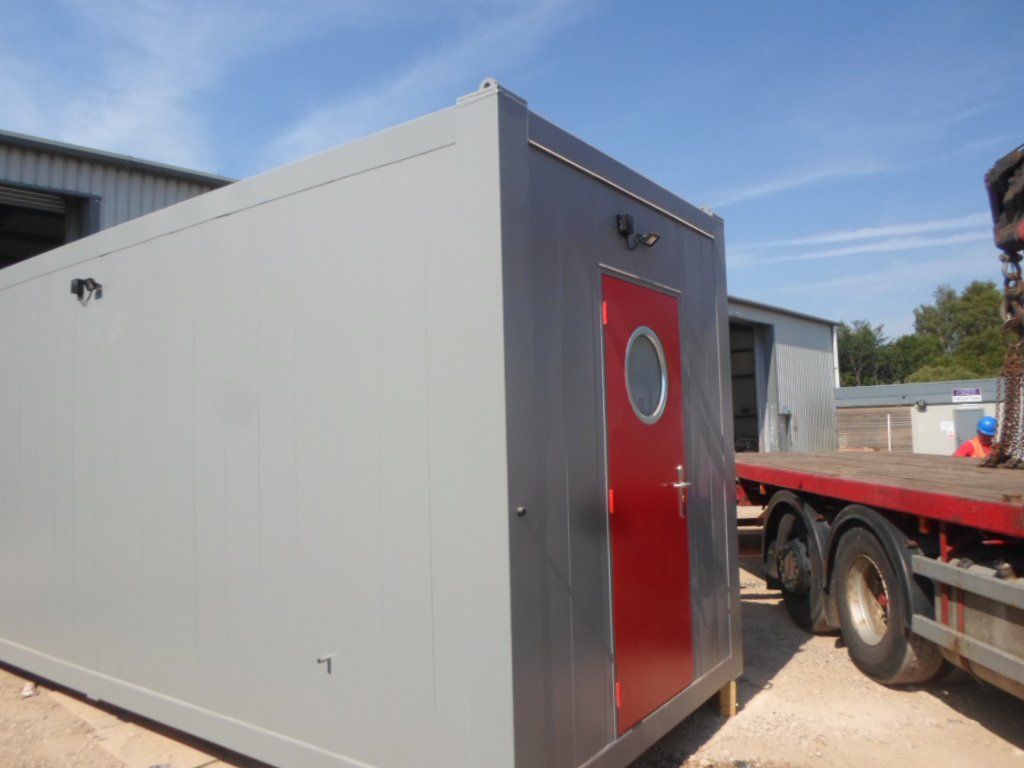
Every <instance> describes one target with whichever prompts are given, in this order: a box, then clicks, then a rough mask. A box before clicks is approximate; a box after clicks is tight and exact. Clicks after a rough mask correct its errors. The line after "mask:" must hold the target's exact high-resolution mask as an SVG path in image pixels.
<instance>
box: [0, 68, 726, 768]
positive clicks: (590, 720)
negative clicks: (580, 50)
mask: <svg viewBox="0 0 1024 768" xmlns="http://www.w3.org/2000/svg"><path fill="white" fill-rule="evenodd" d="M617 213H630V214H632V215H633V216H634V217H635V218H636V219H637V221H638V224H640V225H641V226H644V227H647V226H651V227H655V228H656V231H658V232H659V233H660V234H661V235H662V240H661V241H660V242H659V244H658V245H657V247H655V248H651V249H647V248H642V249H638V250H636V251H628V250H627V249H626V246H625V242H624V240H623V238H622V237H620V236H619V235H618V233H617V232H616V229H615V215H616V214H617ZM722 235H723V225H722V222H721V220H720V219H717V218H714V217H711V216H708V215H706V214H703V213H701V212H700V211H698V210H696V209H695V208H693V207H692V206H690V205H688V204H687V203H685V202H684V201H682V200H680V199H679V198H677V197H675V196H673V195H671V194H670V193H668V192H666V191H665V190H663V189H661V188H659V187H657V186H656V185H654V184H652V183H651V182H649V181H647V180H646V179H643V178H642V177H640V176H639V175H637V174H635V173H633V172H632V171H629V170H628V169H626V168H624V167H623V166H621V165H620V164H618V163H616V162H615V161H613V160H611V159H610V158H608V157H606V156H604V155H602V154H600V153H599V152H597V151H596V150H594V149H592V148H590V147H588V146H587V145H586V144H584V143H583V142H580V141H579V140H577V139H575V138H573V137H572V136H570V135H569V134H567V133H565V132H564V131H561V130H559V129H558V128H556V127H555V126H553V125H551V124H550V123H547V122H546V121H544V120H542V119H540V118H538V117H536V116H535V115H533V114H532V113H530V112H529V111H528V109H527V108H526V105H525V103H524V102H522V101H521V100H519V99H517V98H516V97H514V96H513V95H511V94H508V93H507V92H504V91H500V90H499V89H498V88H497V87H495V86H494V85H493V83H492V84H490V86H489V87H488V88H484V89H482V90H481V91H479V92H477V93H474V94H471V95H470V96H468V97H466V98H464V99H461V100H460V101H459V104H458V106H456V107H453V108H450V109H446V110H443V111H441V112H437V113H435V114H433V115H429V116H427V117H425V118H422V119H420V120H417V121H414V122H412V123H408V124H406V125H402V126H399V127H397V128H393V129H391V130H389V131H385V132H382V133H380V134H377V135H375V136H372V137H370V138H368V139H365V140H362V141H359V142H354V143H352V144H349V145H347V146H345V147H341V148H339V149H336V150H332V151H330V152H326V153H324V154H322V155H319V156H316V157H313V158H309V159H306V160H303V161H300V162H297V163H294V164H292V165H289V166H286V167H284V168H280V169H277V170H275V171H272V172H269V173H266V174H262V175H260V176H258V177H255V178H252V179H247V180H245V181H241V182H238V183H236V184H233V185H230V186H228V187H225V188H224V189H219V190H215V191H213V192H211V193H209V194H205V195H200V196H198V197H195V198H193V199H191V200H188V201H185V202H183V203H180V204H178V205H174V206H171V207H169V208H167V209H166V210H164V211H160V212H157V213H155V214H153V215H150V216H144V217H141V218H137V219H134V220H132V221H129V222H127V223H125V224H122V225H120V226H117V227H114V228H112V229H108V230H105V231H103V232H100V233H98V234H96V235H93V236H91V237H87V238H84V239H82V240H80V241H77V242H74V243H71V244H69V245H66V246H63V247H61V248H58V249H55V250H52V251H49V252H47V253H44V254H41V255H39V256H36V257H33V258H31V259H28V260H26V261H23V262H20V263H17V264H14V265H13V266H11V267H8V268H6V269H4V270H2V271H0V434H2V435H3V436H4V439H3V440H0V531H2V532H3V535H0V658H2V659H3V660H5V661H7V662H9V663H13V664H16V665H18V666H21V667H24V668H26V669H28V670H31V671H32V672H34V673H36V674H39V675H42V676H45V677H48V678H50V679H53V680H56V681H58V682H60V683H62V684H65V685H68V686H70V687H72V688H75V689H77V690H81V691H85V692H87V693H89V694H91V695H93V696H96V697H99V698H102V699H104V700H106V701H109V702H111V703H113V704H116V705H119V706H122V707H125V708H128V709H131V710H134V711H136V712H139V713H141V714H143V715H146V716H148V717H151V718H153V719H156V720H159V721H161V722H165V723H168V724H170V725H172V726H175V727H177V728H180V729H183V730H185V731H188V732H190V733H194V734H196V735H198V736H201V737H203V738H206V739H209V740H211V741H214V742H217V743H220V744H224V745H226V746H229V747H231V748H233V749H235V750H237V751H239V752H242V753H245V754H249V755H253V756H255V757H258V758H260V759H262V760H265V761H267V762H270V763H273V764H277V765H280V766H282V767H287V768H292V767H293V766H295V767H299V766H301V768H341V767H343V766H344V767H346V768H357V767H358V768H367V766H381V767H382V766H389V768H400V767H401V766H416V767H417V768H419V767H420V766H433V767H434V768H482V767H483V766H486V767H487V768H513V767H515V768H574V766H581V765H586V766H588V767H592V768H597V767H598V766H600V767H601V768H612V767H613V766H614V767H615V768H622V767H623V766H625V765H627V764H628V763H629V762H630V761H631V760H632V759H633V758H634V757H636V756H637V755H639V754H640V753H641V752H642V751H643V750H644V749H645V748H646V747H648V746H650V745H651V744H652V743H653V742H654V741H655V740H656V739H657V738H659V737H660V736H662V735H663V734H665V733H666V732H667V731H668V730H669V729H670V728H672V727H673V726H674V725H675V724H676V723H677V722H678V721H679V720H680V719H682V718H683V717H685V716H686V715H687V714H689V713H691V712H693V711H694V710H695V709H696V708H697V707H699V706H700V705H701V704H702V703H703V702H704V701H706V700H707V699H708V698H710V697H711V696H713V695H714V694H715V692H716V691H717V690H718V689H720V688H721V687H722V686H723V685H725V684H726V683H727V682H728V681H729V680H732V679H735V678H736V677H737V676H738V675H739V673H740V671H741V664H742V645H741V640H740V629H739V599H738V570H737V564H738V553H737V546H736V544H737V542H736V527H735V526H736V519H735V507H734V505H735V473H734V468H733V454H732V450H731V445H732V422H731V403H730V393H729V388H728V386H727V385H726V380H725V379H726V376H727V362H726V361H727V359H728V355H729V352H728V332H727V329H728V318H727V312H726V300H725V263H724V256H725V254H724V243H723V239H722ZM602 273H613V274H617V275H620V276H621V275H633V276H634V278H633V279H635V280H639V281H642V282H644V283H645V284H648V285H650V284H652V283H656V284H658V285H660V286H661V287H662V289H663V290H667V291H670V292H673V294H674V295H679V296H680V300H679V307H680V329H681V334H682V352H681V354H682V356H683V370H684V373H683V378H684V385H683V398H684V402H683V405H684V410H685V433H686V442H687V445H688V449H689V460H688V463H689V464H690V466H689V467H688V470H689V471H688V473H687V479H688V480H689V481H691V482H692V483H693V486H692V487H691V488H690V489H689V491H688V499H689V501H688V504H689V506H688V519H689V520H690V521H691V523H690V542H691V550H692V551H691V563H692V574H691V578H692V583H693V587H692V594H693V605H692V610H693V615H694V622H693V626H694V638H693V640H694V649H695V654H696V657H697V666H696V679H695V682H694V683H693V684H692V685H690V686H689V687H688V688H686V689H685V690H684V691H682V692H680V693H679V694H678V695H677V696H676V697H675V698H673V699H671V700H670V701H668V702H667V703H665V704H664V706H662V707H661V708H660V709H658V710H657V711H655V712H654V713H652V714H651V715H650V716H649V717H647V718H646V719H645V720H643V721H642V722H641V723H640V724H639V725H637V726H636V727H635V728H633V729H632V730H631V731H629V732H628V733H627V734H626V735H624V736H622V737H621V738H619V737H617V736H616V729H615V717H614V712H615V699H614V686H613V681H614V673H613V670H614V666H613V665H614V647H613V643H612V632H611V626H610V618H609V617H610V614H611V611H610V607H609V606H610V605H611V595H610V588H609V562H608V560H609V557H608V555H609V542H608V510H607V507H606V505H605V500H606V498H607V486H606V479H605V478H606V467H605V449H604V418H605V417H604V404H603V381H604V380H603V378H602V370H603V368H602V347H601V338H602V333H601V294H600V276H601V274H602ZM83 277H92V278H94V279H96V280H98V281H99V282H100V283H102V284H103V286H104V296H103V298H102V299H101V300H93V302H92V303H90V304H89V305H88V306H87V307H83V306H80V305H79V303H78V302H77V301H76V300H75V297H74V296H72V295H70V294H69V293H68V282H69V280H70V279H72V278H83ZM666 470H667V471H669V472H670V473H671V468H666ZM520 506H522V507H525V508H526V509H527V510H528V512H527V513H526V514H525V515H523V516H520V515H518V514H516V511H515V510H516V508H517V507H520ZM670 609H671V607H670V606H669V607H666V610H670ZM328 655H333V663H332V667H333V671H332V673H331V674H327V672H326V667H325V666H324V665H323V664H318V663H317V659H318V658H323V657H325V656H328Z"/></svg>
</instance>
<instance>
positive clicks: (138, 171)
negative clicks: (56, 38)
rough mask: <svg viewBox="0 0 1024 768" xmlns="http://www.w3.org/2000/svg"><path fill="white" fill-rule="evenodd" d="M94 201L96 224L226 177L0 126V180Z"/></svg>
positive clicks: (176, 200)
mask: <svg viewBox="0 0 1024 768" xmlns="http://www.w3.org/2000/svg"><path fill="white" fill-rule="evenodd" d="M5 183H6V184H12V185H17V186H24V187H28V188H32V189H38V190H43V191H52V192H58V193H65V194H72V195H76V196H81V197H86V198H93V199H98V200H99V220H98V222H97V224H98V228H99V229H106V228H107V227H112V226H114V225H116V224H121V223H123V222H125V221H128V220H129V219H133V218H136V217H137V216H142V215H143V214H146V213H150V212H152V211H156V210H159V209H161V208H166V207H167V206H168V205H173V204H174V203H179V202H181V201H182V200H188V199H189V198H191V197H195V196H196V195H199V194H202V193H204V192H209V191H210V190H213V189H217V188H218V187H222V186H224V185H226V184H230V183H231V179H227V178H224V177H221V176H215V175H212V174H203V173H198V172H196V171H189V170H186V169H184V168H175V167H173V166H169V165H162V164H159V163H152V162H148V161H145V160H139V159H137V158H132V157H127V156H125V155H117V154H113V153H107V152H100V151H98V150H93V149H87V148H85V147H78V146H74V145H71V144H64V143H61V142H56V141H49V140H46V139H40V138H36V137H33V136H24V135H22V134H17V133H11V132H7V131H0V184H5Z"/></svg>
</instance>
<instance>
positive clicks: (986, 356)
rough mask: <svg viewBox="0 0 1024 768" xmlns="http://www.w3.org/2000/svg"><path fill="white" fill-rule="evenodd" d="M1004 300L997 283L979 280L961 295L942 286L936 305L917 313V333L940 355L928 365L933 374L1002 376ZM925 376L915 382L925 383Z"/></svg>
mask: <svg viewBox="0 0 1024 768" xmlns="http://www.w3.org/2000/svg"><path fill="white" fill-rule="evenodd" d="M1001 299H1002V297H1001V295H1000V293H999V290H998V289H997V288H996V285H995V283H992V282H988V281H981V280H975V281H974V282H973V283H971V284H970V285H968V286H967V287H966V288H964V289H963V291H962V292H960V293H959V294H957V292H956V291H955V290H953V289H952V288H951V287H950V286H948V285H940V286H939V287H938V288H937V289H936V290H935V303H934V304H923V305H921V306H920V307H918V308H917V309H915V310H914V331H915V334H916V335H917V336H918V337H920V338H922V339H925V340H927V341H928V343H929V344H931V345H932V346H934V347H937V348H938V350H939V352H940V354H939V355H938V356H933V357H932V358H930V359H928V360H927V361H926V362H925V363H924V364H925V365H927V366H930V367H931V368H932V371H930V373H932V374H936V375H938V374H941V375H944V376H946V377H947V378H966V377H971V376H979V377H980V376H995V375H997V374H998V373H999V370H1000V367H1001V365H1002V361H1003V354H1004V351H1005V350H1004V349H1003V345H1002V342H1001V338H1000V327H1001V326H1002V321H1001V320H1000V317H999V305H1000V301H1001ZM922 367H923V366H922ZM965 373H967V374H968V375H967V376H964V375H963V374H965ZM924 374H925V372H923V371H922V372H921V375H918V374H916V373H915V374H914V380H915V381H924V380H925V379H923V378H922V376H923V375H924Z"/></svg>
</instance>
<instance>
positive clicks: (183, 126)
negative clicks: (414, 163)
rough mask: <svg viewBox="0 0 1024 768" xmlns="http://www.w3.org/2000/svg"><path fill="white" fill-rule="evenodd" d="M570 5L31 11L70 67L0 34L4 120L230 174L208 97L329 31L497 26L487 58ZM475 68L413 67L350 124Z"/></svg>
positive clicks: (316, 119) (240, 5)
mask: <svg viewBox="0 0 1024 768" xmlns="http://www.w3.org/2000/svg"><path fill="white" fill-rule="evenodd" d="M561 5H562V4H561V3H556V2H554V1H553V0H552V2H538V3H535V4H534V5H533V6H531V8H532V9H533V11H534V12H533V13H524V12H522V11H521V10H520V6H518V5H515V4H512V3H510V2H508V0H474V1H473V2H458V1H457V0H437V1H436V2H434V3H430V4H425V3H420V2H417V1H416V0H306V2H304V3H302V4H301V6H300V7H297V6H295V4H294V3H292V2H288V1H287V0H180V2H175V3H168V2H166V1H165V0H51V2H46V0H40V2H38V3H32V4H25V5H23V6H21V7H20V8H19V9H18V10H17V11H16V13H17V14H18V21H19V22H20V23H21V24H22V26H23V27H24V28H26V29H29V28H32V29H35V31H36V32H37V35H36V36H34V37H38V35H39V34H43V32H44V30H49V29H50V28H51V25H50V24H49V22H48V18H47V17H48V16H53V17H57V18H59V19H60V24H61V27H62V28H63V29H66V30H70V32H67V35H68V36H67V37H66V39H63V40H61V43H60V44H61V46H62V48H61V53H62V54H63V55H64V57H65V58H63V59H62V58H61V56H60V55H57V56H53V55H51V51H48V50H47V49H46V48H45V47H44V46H40V45H39V44H38V42H39V40H38V39H33V40H28V39H24V40H22V39H19V38H17V37H16V36H15V35H16V33H15V32H14V31H13V30H14V29H15V28H16V26H17V25H15V24H5V25H4V27H0V67H2V71H3V72H4V76H3V77H2V78H0V122H2V124H3V127H4V128H6V129H8V130H14V131H19V132H23V133H30V134H36V135H40V136H43V137H46V138H53V139H58V140H61V141H67V142H71V143H76V144H83V145H86V146H91V147H96V148H99V149H105V150H110V151H115V152H121V153H124V154H131V155H136V156H140V157H145V158H149V159H154V160H158V161H161V162H167V163H173V164H179V165H186V166H190V167H200V168H209V169H211V170H219V169H221V168H222V166H223V163H224V158H225V154H224V152H223V149H224V148H223V147H222V146H219V145H218V143H217V140H218V135H217V130H216V126H215V125H213V124H212V122H211V121H212V118H211V117H210V115H209V113H208V112H207V111H206V110H204V99H207V100H208V99H209V98H210V96H211V94H215V93H216V92H217V90H218V89H221V88H224V87H226V85H227V84H228V83H229V82H231V77H232V75H233V74H234V73H235V72H237V71H238V70H239V69H240V68H241V67H242V66H243V65H244V64H245V63H246V62H247V61H252V60H256V59H259V58H265V57H269V56H273V55H275V53H276V52H277V51H278V50H280V49H281V48H282V47H284V46H287V45H289V44H294V43H295V42H297V41H301V40H303V39H307V38H310V37H314V36H323V34H324V32H325V30H337V32H338V34H339V35H346V34H348V35H352V34H371V33H372V34H378V35H380V34H384V33H385V32H386V31H387V30H388V29H391V28H393V27H394V26H396V25H400V24H405V23H407V22H410V21H413V22H418V21H420V20H423V21H425V22H427V23H429V24H435V23H436V21H437V20H438V19H439V18H442V19H447V20H448V21H449V22H450V23H449V27H452V28H456V27H458V26H459V25H460V24H461V23H464V22H465V21H466V20H467V19H477V18H479V19H485V20H486V22H489V23H485V22H480V23H481V29H480V30H476V32H477V34H478V37H479V38H480V40H481V42H480V45H479V46H478V47H477V48H478V52H479V53H480V54H484V53H489V51H488V50H487V47H488V45H489V44H493V43H495V42H497V41H495V40H490V39H489V38H488V33H487V29H488V28H489V27H494V28H496V29H506V30H508V31H509V33H511V34H516V33H518V34H520V35H522V36H529V35H528V34H527V33H531V32H533V30H530V29H528V28H527V27H526V26H525V25H527V24H528V23H529V22H530V20H531V19H535V20H536V21H537V22H538V24H543V23H545V21H546V12H547V11H549V10H550V9H553V8H555V7H556V6H558V7H560V6H561ZM503 14H504V15H505V16H508V15H509V14H516V15H515V18H517V19H519V20H520V21H521V24H520V25H519V26H509V25H506V24H503V23H502V22H501V21H500V19H501V17H502V15H503ZM551 15H552V16H553V15H554V14H553V13H552V14H551ZM481 30H482V31H481ZM462 45H463V48H466V47H467V46H468V44H466V43H463V44H462ZM78 49H81V50H78ZM82 51H87V52H88V56H83V55H81V54H82ZM76 52H77V54H76ZM471 60H472V61H475V59H474V57H472V56H469V55H468V54H463V55H455V56H449V57H439V59H438V61H437V62H435V63H434V66H433V67H428V68H427V69H426V70H425V71H424V74H423V75H422V76H420V77H417V76H416V68H415V67H414V68H412V69H410V70H409V73H408V75H407V77H405V78H404V79H403V81H402V82H399V83H397V84H395V85H394V86H393V87H392V88H390V89H381V90H380V92H379V94H378V95H376V97H374V96H373V95H371V94H369V93H366V94H364V95H363V96H362V97H358V98H355V99H354V100H352V101H351V102H350V103H349V104H350V106H351V107H352V109H353V110H355V112H356V113H358V111H359V110H366V119H356V118H355V117H354V116H353V115H352V114H350V117H352V127H353V129H354V130H360V129H362V128H364V127H365V126H367V125H370V124H371V122H372V121H371V120H370V119H369V118H370V117H371V116H372V115H374V114H377V115H380V116H382V117H383V118H385V119H387V118H388V117H390V115H391V114H393V113H394V112H393V111H392V110H390V109H389V107H392V106H393V107H394V110H399V107H398V106H397V101H398V100H399V99H402V98H408V97H410V95H413V94H415V93H416V92H417V90H419V89H422V88H424V87H425V86H426V85H427V81H428V80H429V78H432V77H437V78H439V79H440V78H441V77H444V76H447V79H446V80H444V81H443V82H441V83H440V87H442V88H443V87H444V84H445V82H450V80H451V78H452V76H454V74H455V70H456V69H457V68H458V67H459V66H460V65H465V64H467V63H471ZM445 62H447V63H448V65H449V67H450V69H446V68H445V67H444V66H443V65H444V63H445ZM427 63H428V64H429V63H430V62H427ZM463 74H464V73H463ZM392 99H393V100H394V102H393V103H389V100H392ZM330 118H331V115H330V114H329V113H326V114H319V115H315V116H313V117H312V118H311V119H310V122H309V123H308V124H306V125H305V131H303V129H302V127H301V126H294V127H293V130H296V131H297V132H298V133H297V139H296V143H297V144H298V145H301V144H302V143H303V142H302V136H303V135H306V136H307V137H309V136H312V135H315V134H316V133H317V131H316V127H317V125H318V124H322V125H323V128H322V135H324V136H328V135H330V133H331V131H330V122H331V120H330ZM342 129H344V126H342ZM310 141H311V143H313V144H315V143H316V142H315V141H314V140H312V139H311V140H310ZM289 151H290V149H289ZM293 157H294V155H292V156H290V157H284V156H282V159H292V158H293Z"/></svg>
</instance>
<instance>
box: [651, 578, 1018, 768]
mask: <svg viewBox="0 0 1024 768" xmlns="http://www.w3.org/2000/svg"><path fill="white" fill-rule="evenodd" d="M744 565H745V568H744V569H743V570H741V571H740V578H741V598H742V604H743V637H744V654H745V659H744V667H745V671H744V674H743V676H742V677H741V678H740V680H739V701H740V706H741V710H740V712H739V714H738V715H737V716H736V717H734V718H731V719H729V720H723V719H722V718H721V717H719V715H718V712H717V709H712V708H711V707H706V708H704V709H702V710H699V711H698V712H696V713H694V715H693V716H692V717H690V718H689V719H688V720H687V721H686V722H684V723H682V724H681V725H679V726H678V727H677V728H676V729H675V730H674V731H673V732H672V733H670V734H669V735H668V736H666V737H665V738H664V739H662V741H661V742H660V743H659V744H657V745H656V746H655V747H654V748H652V749H651V750H649V751H648V752H647V754H645V755H644V756H643V757H642V758H641V759H640V760H638V761H637V762H635V763H634V764H633V766H632V768H678V766H680V765H683V766H685V767H686V768H706V767H707V766H715V768H719V766H729V767H730V768H734V767H735V768H746V767H747V766H749V767H750V768H788V767H794V768H795V767H803V766H829V767H830V768H832V767H834V768H867V767H870V768H936V767H937V766H946V765H962V766H976V765H984V766H986V767H987V768H1002V767H1003V766H1006V768H1024V701H1020V700H1018V699H1015V698H1014V697H1012V696H1009V695H1008V694H1005V693H1003V692H1001V691H999V690H996V689H994V688H991V687H987V686H983V685H981V684H979V683H976V682H975V681H974V680H972V679H971V678H969V677H968V676H967V675H966V674H963V673H961V672H959V671H957V672H954V673H953V674H951V675H950V676H949V677H947V678H946V679H945V680H943V681H942V682H939V683H933V684H929V685H927V686H922V687H913V686H909V687H903V688H899V689H893V688H886V687H884V686H881V685H877V684H876V683H873V682H872V681H871V680H869V679H868V678H867V677H865V676H864V675H862V674H861V673H860V672H859V671H858V670H857V669H856V667H854V666H853V663H852V662H851V661H850V659H849V656H848V655H847V652H846V649H845V648H844V647H842V643H841V641H840V639H839V637H838V636H836V635H816V636H811V635H808V634H806V633H804V632H802V631H801V630H799V629H798V628H797V627H796V626H795V625H793V623H792V622H790V621H789V617H788V614H787V613H786V609H785V607H784V606H783V605H782V604H781V601H780V599H779V597H778V593H777V592H775V591H768V590H767V589H766V588H765V584H764V581H762V580H761V578H760V575H759V572H760V568H759V564H758V563H757V562H756V561H754V562H751V561H749V560H748V561H746V562H745V563H744Z"/></svg>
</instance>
